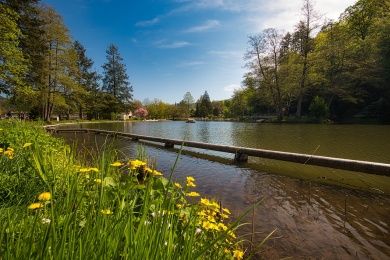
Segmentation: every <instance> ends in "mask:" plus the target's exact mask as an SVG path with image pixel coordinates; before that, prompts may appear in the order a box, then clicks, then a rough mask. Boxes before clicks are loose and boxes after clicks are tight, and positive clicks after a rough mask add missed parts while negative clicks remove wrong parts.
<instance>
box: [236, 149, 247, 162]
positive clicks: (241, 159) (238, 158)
mask: <svg viewBox="0 0 390 260" xmlns="http://www.w3.org/2000/svg"><path fill="white" fill-rule="evenodd" d="M234 161H235V162H238V163H241V162H248V155H247V154H245V153H241V152H237V153H236V154H235V156H234Z"/></svg>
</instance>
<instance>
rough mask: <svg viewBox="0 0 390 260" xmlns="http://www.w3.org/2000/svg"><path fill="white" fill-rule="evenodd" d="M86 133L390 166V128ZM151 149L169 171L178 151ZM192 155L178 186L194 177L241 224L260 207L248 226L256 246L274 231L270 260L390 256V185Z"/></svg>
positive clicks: (82, 139)
mask: <svg viewBox="0 0 390 260" xmlns="http://www.w3.org/2000/svg"><path fill="white" fill-rule="evenodd" d="M79 126H80V127H83V128H99V129H105V130H115V131H121V132H131V133H136V134H143V135H151V136H159V137H166V138H174V139H185V140H193V141H201V142H209V143H216V144H227V145H236V146H246V147H255V148H264V149H273V150H280V151H287V152H301V153H309V154H316V155H326V156H333V157H341V158H348V159H358V160H368V161H377V162H384V163H390V126H376V125H290V124H289V125H283V124H282V125H278V124H256V123H237V122H196V123H195V124H186V123H184V122H173V121H166V122H118V123H94V124H82V125H79ZM63 127H72V128H73V127H75V126H74V125H72V126H63ZM61 136H63V137H65V139H66V140H68V141H69V142H73V141H77V143H78V145H79V147H84V146H85V147H89V148H90V147H95V146H99V145H100V144H101V143H103V142H104V141H105V137H104V136H102V135H88V134H71V133H69V134H61ZM113 142H114V145H115V146H116V147H117V148H118V149H119V150H121V151H123V153H124V154H125V155H126V156H129V157H134V156H135V155H136V153H137V149H138V147H139V145H140V143H138V142H133V141H131V140H127V139H116V140H113ZM144 147H145V149H146V151H147V153H148V156H149V157H151V158H153V160H155V161H156V164H157V167H158V168H159V169H161V170H163V171H165V172H167V173H169V172H170V169H171V167H172V165H173V164H174V162H175V160H176V157H177V150H172V149H170V150H167V149H164V148H163V147H161V146H159V145H154V144H144ZM188 150H189V151H188V152H186V153H184V154H183V155H181V156H180V158H179V161H178V166H177V168H176V169H175V172H174V178H176V179H177V180H178V181H183V180H184V179H185V176H188V175H191V176H194V177H195V178H196V180H197V183H198V186H197V191H199V192H200V193H201V194H202V195H203V196H207V197H211V198H215V199H217V200H220V201H221V202H222V203H223V204H224V205H225V206H227V207H229V208H231V209H232V211H233V212H234V216H235V217H238V216H239V215H240V214H241V213H243V212H244V211H245V210H246V209H247V208H248V207H250V206H251V205H252V204H253V203H254V202H255V201H258V200H262V202H261V203H260V205H259V206H257V207H256V208H255V210H254V212H253V216H252V213H251V214H250V216H248V217H247V218H246V219H245V221H247V222H250V223H252V221H253V223H254V230H255V232H256V234H255V241H261V240H262V239H263V238H264V237H266V236H267V234H268V233H269V232H271V231H272V230H274V229H276V233H275V234H274V236H273V237H272V239H270V240H269V241H268V242H267V243H266V244H265V246H263V247H262V249H261V255H262V256H263V257H265V258H275V259H278V258H283V257H293V258H326V259H357V258H358V259H389V258H390V233H389V232H390V226H389V225H390V217H389V216H390V196H389V194H390V188H389V187H390V178H389V177H384V176H375V175H368V174H363V173H352V172H347V171H340V170H334V169H329V168H322V167H315V166H307V165H298V164H294V163H286V162H279V161H274V160H265V159H260V158H251V157H250V160H249V163H247V164H242V165H235V164H233V163H231V159H232V155H230V154H225V153H219V152H207V151H202V150H198V149H188ZM195 152H196V153H199V152H203V153H205V154H204V155H199V154H195ZM251 232H252V226H251V225H246V226H243V227H242V228H241V230H240V233H241V234H242V235H248V234H250V233H251ZM247 238H250V236H247Z"/></svg>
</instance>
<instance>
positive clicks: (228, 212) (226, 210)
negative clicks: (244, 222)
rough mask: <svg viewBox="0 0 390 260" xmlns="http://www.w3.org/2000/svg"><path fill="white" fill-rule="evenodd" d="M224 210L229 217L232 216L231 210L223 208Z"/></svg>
mask: <svg viewBox="0 0 390 260" xmlns="http://www.w3.org/2000/svg"><path fill="white" fill-rule="evenodd" d="M222 210H223V211H224V212H225V213H226V214H229V215H230V214H231V213H230V210H229V209H227V208H223V209H222Z"/></svg>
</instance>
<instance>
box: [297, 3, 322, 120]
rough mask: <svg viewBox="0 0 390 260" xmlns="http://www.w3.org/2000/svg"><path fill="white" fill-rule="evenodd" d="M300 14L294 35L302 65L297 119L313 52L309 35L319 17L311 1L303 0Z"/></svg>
mask: <svg viewBox="0 0 390 260" xmlns="http://www.w3.org/2000/svg"><path fill="white" fill-rule="evenodd" d="M302 14H303V20H302V21H300V22H299V23H298V25H297V27H296V31H295V33H294V38H295V43H296V46H297V48H298V49H299V54H300V56H301V63H302V72H301V77H300V80H299V89H298V100H297V111H296V115H297V116H298V117H300V116H301V114H302V102H303V97H304V94H305V91H306V86H307V78H308V70H309V53H310V52H311V51H312V50H313V44H312V43H313V40H312V37H311V34H312V33H313V31H314V30H315V29H316V28H318V26H319V25H318V23H317V22H318V19H319V16H318V14H317V13H316V11H315V10H314V6H313V0H303V6H302Z"/></svg>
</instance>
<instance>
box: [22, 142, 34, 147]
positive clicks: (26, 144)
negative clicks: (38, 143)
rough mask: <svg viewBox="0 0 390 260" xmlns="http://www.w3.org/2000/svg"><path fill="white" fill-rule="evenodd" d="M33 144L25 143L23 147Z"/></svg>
mask: <svg viewBox="0 0 390 260" xmlns="http://www.w3.org/2000/svg"><path fill="white" fill-rule="evenodd" d="M31 145H32V143H25V144H24V145H23V148H27V147H29V146H31Z"/></svg>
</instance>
